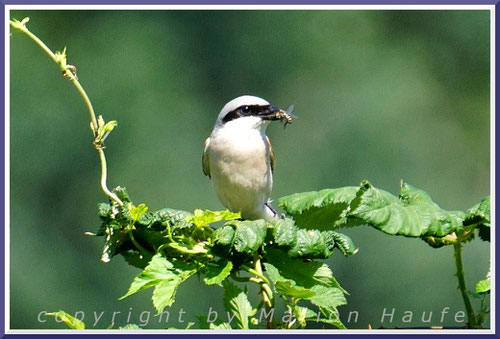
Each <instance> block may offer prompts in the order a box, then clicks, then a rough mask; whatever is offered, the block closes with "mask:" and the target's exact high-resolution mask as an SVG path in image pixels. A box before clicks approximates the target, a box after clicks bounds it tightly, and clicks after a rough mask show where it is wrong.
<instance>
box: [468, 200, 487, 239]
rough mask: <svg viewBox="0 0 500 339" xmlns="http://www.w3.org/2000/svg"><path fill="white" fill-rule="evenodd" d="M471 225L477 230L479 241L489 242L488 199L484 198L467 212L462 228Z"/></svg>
mask: <svg viewBox="0 0 500 339" xmlns="http://www.w3.org/2000/svg"><path fill="white" fill-rule="evenodd" d="M471 225H474V226H476V227H477V228H478V235H479V238H481V240H484V241H490V197H486V198H484V199H483V200H481V202H480V203H479V204H477V205H475V206H474V207H472V208H471V209H469V210H468V211H467V215H466V216H465V219H464V226H471Z"/></svg>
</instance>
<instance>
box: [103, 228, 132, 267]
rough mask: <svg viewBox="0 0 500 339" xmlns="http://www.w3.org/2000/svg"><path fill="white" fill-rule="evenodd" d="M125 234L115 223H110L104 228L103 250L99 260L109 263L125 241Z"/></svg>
mask: <svg viewBox="0 0 500 339" xmlns="http://www.w3.org/2000/svg"><path fill="white" fill-rule="evenodd" d="M125 236H126V233H125V232H123V231H122V229H121V227H120V225H119V224H118V223H116V222H113V221H112V222H110V223H109V224H107V225H106V226H105V227H104V239H105V242H104V248H103V250H102V255H101V260H102V261H103V262H109V261H110V260H111V257H113V256H114V255H115V254H116V252H117V249H118V248H119V247H120V245H121V244H122V243H123V241H124V240H125Z"/></svg>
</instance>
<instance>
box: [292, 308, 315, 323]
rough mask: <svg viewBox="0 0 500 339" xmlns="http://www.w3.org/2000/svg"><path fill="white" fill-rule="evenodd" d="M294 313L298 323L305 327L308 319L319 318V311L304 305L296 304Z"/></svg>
mask: <svg viewBox="0 0 500 339" xmlns="http://www.w3.org/2000/svg"><path fill="white" fill-rule="evenodd" d="M293 315H294V317H295V319H297V323H298V324H299V326H300V327H302V328H304V327H306V325H307V319H311V318H314V320H316V318H317V313H316V312H314V311H313V310H311V309H309V308H307V307H303V306H298V305H296V306H295V307H294V308H293Z"/></svg>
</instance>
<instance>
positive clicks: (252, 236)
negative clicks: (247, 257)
mask: <svg viewBox="0 0 500 339" xmlns="http://www.w3.org/2000/svg"><path fill="white" fill-rule="evenodd" d="M230 224H231V225H232V226H233V227H235V232H234V239H233V244H234V249H235V250H236V251H238V252H240V253H247V254H252V253H255V252H256V251H257V250H258V249H259V248H260V247H261V246H262V245H263V244H264V241H265V240H266V234H267V226H266V222H265V220H255V221H231V222H230Z"/></svg>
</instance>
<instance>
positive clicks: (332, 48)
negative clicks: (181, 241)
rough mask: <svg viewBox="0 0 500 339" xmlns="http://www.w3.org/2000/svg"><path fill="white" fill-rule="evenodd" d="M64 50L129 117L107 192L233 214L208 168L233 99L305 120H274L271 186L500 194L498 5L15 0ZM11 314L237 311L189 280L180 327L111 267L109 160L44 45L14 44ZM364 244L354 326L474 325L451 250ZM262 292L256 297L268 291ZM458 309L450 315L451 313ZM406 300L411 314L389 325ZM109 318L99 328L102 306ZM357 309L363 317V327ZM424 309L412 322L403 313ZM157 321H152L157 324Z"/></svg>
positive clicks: (113, 153) (354, 289)
mask: <svg viewBox="0 0 500 339" xmlns="http://www.w3.org/2000/svg"><path fill="white" fill-rule="evenodd" d="M26 16H29V17H30V18H31V21H30V23H29V24H28V27H29V28H30V30H31V31H32V32H34V33H35V34H37V35H38V36H39V37H40V38H41V39H42V40H43V41H44V42H45V43H46V44H47V45H48V46H49V47H51V48H52V49H53V50H62V49H63V47H64V46H67V47H68V52H67V53H68V62H69V63H70V64H73V65H76V67H77V71H78V76H79V78H80V81H81V83H82V84H83V86H84V87H85V88H86V90H87V91H88V94H89V96H90V98H91V99H92V102H93V104H94V107H95V109H96V112H97V114H102V115H103V116H104V118H105V119H106V120H118V128H117V129H116V130H115V131H114V132H113V133H112V135H111V136H110V137H109V138H108V139H107V142H106V145H107V150H106V152H107V157H108V167H109V180H108V183H109V186H110V187H114V186H117V185H122V186H126V187H127V189H128V191H129V193H130V195H131V198H132V200H133V201H134V202H136V203H137V204H138V203H141V202H145V203H146V204H147V205H148V206H149V207H150V209H151V210H156V209H159V208H162V207H171V208H177V209H183V210H194V209H195V208H202V209H215V210H217V209H222V208H223V206H222V205H221V204H220V203H219V202H218V200H217V198H216V196H215V192H214V191H213V189H212V187H211V184H210V181H209V179H208V178H207V177H205V176H204V175H203V173H202V170H201V153H202V147H203V142H204V140H205V138H206V137H207V136H208V135H209V134H210V132H211V129H212V127H213V124H214V122H215V119H216V117H217V115H218V113H219V111H220V109H221V108H222V106H223V105H224V104H225V103H226V102H227V101H229V100H230V99H232V98H234V97H236V96H239V95H242V94H253V95H257V96H261V97H263V98H265V99H267V100H268V101H270V102H271V103H272V104H274V105H277V106H281V107H283V108H286V107H287V106H288V105H289V104H294V105H295V111H294V113H295V114H296V115H298V116H299V119H297V120H296V121H295V122H294V124H293V125H290V126H288V127H287V128H286V129H283V128H282V127H281V126H280V125H279V124H273V125H271V126H270V127H269V128H268V135H269V136H270V139H271V141H272V143H273V147H274V149H275V151H276V153H277V164H276V168H275V186H274V190H273V198H274V199H275V200H277V199H278V198H279V197H281V196H284V195H288V194H291V193H295V192H302V191H310V190H319V189H322V188H335V187H341V186H348V185H358V184H359V183H360V182H361V181H362V180H363V179H368V180H369V181H370V182H371V183H372V184H373V185H375V186H376V187H378V188H382V189H385V190H387V191H390V192H392V193H394V194H397V193H398V192H399V183H400V180H401V179H404V180H405V181H407V182H409V183H411V184H412V185H414V186H416V187H418V188H421V189H423V190H425V191H427V192H429V194H430V195H431V196H432V197H433V199H434V200H435V201H436V202H437V203H438V204H439V205H440V206H441V207H443V208H445V209H453V210H466V209H467V208H469V207H471V206H472V205H474V204H476V203H477V202H479V201H480V199H482V198H483V197H485V196H487V195H488V194H489V193H490V85H489V81H490V68H489V62H490V45H489V43H490V40H489V39H490V36H489V29H490V26H489V25H490V17H489V12H488V11H481V10H474V11H463V10H456V11H446V10H440V11H417V10H411V11H70V10H65V11H61V10H59V11H40V10H37V11H13V12H11V18H16V19H22V18H24V17H26ZM10 86H11V87H10V90H11V92H10V104H11V110H10V199H11V200H10V240H11V242H10V249H11V253H10V265H11V266H10V269H11V270H10V281H11V286H10V310H11V315H10V325H11V327H12V328H20V329H29V328H44V329H48V328H65V326H64V325H62V324H58V323H56V322H55V321H54V320H53V319H48V318H45V317H42V320H45V319H46V322H44V323H40V322H38V320H37V316H38V314H39V313H40V312H41V311H56V310H59V309H63V310H65V311H67V312H69V313H74V312H76V311H83V312H85V315H86V316H85V320H84V321H85V322H86V323H87V327H88V328H106V327H107V326H108V325H109V324H110V323H111V320H112V319H111V318H112V312H121V313H120V314H117V315H116V318H115V323H116V326H122V325H124V324H126V323H127V316H128V314H129V313H130V322H133V323H137V324H139V323H141V321H139V316H140V314H141V312H143V311H150V312H152V313H151V316H150V319H149V324H148V325H147V326H145V327H146V328H165V327H172V326H175V327H179V328H183V327H184V326H185V325H183V324H179V323H178V321H177V317H178V312H179V310H180V309H181V308H182V309H184V310H185V311H186V312H187V313H186V315H185V319H186V320H187V321H189V320H194V317H195V315H199V314H206V313H207V312H208V309H209V307H210V306H212V307H213V308H214V309H217V310H219V311H222V310H223V306H222V303H221V300H222V289H221V288H218V287H215V286H210V287H207V286H204V284H203V283H202V282H201V281H199V280H198V279H197V278H196V277H194V278H191V279H190V280H189V281H188V282H187V283H186V285H183V286H182V287H181V288H180V290H179V292H178V297H177V300H176V302H175V304H174V305H173V306H172V308H171V309H170V312H171V318H170V319H169V322H168V323H165V322H164V321H165V318H163V322H162V323H159V321H158V320H159V319H158V318H156V317H153V314H154V311H153V307H152V305H151V300H150V297H151V291H145V292H141V293H138V294H137V295H134V296H132V297H130V298H127V299H125V300H123V301H118V300H117V298H118V297H120V296H122V295H123V294H124V293H125V292H126V291H127V289H128V286H129V284H130V282H131V281H132V279H133V277H134V276H135V275H136V274H138V273H139V271H138V269H135V268H133V267H130V266H128V265H127V264H126V263H125V261H124V260H123V259H122V258H121V257H116V258H114V260H112V261H111V262H110V263H107V264H105V263H103V262H101V261H100V260H99V258H100V253H101V249H102V245H103V239H102V238H93V237H89V236H85V235H84V232H86V231H95V230H96V229H97V228H98V226H99V223H100V222H99V219H98V217H97V214H96V212H97V211H96V204H97V203H98V202H102V201H106V200H107V199H106V197H105V196H104V194H103V193H102V191H101V190H100V186H99V179H100V167H99V161H98V155H97V153H96V152H95V150H94V149H93V147H92V136H91V132H90V129H89V117H88V113H87V111H86V108H85V106H84V104H83V102H82V100H81V98H80V97H79V95H78V94H77V92H76V90H75V88H73V86H72V85H71V83H69V81H68V80H66V79H65V78H63V77H62V76H61V72H60V71H59V68H58V67H57V66H56V65H55V64H54V63H53V62H52V61H51V60H50V59H49V58H48V57H47V55H45V54H43V52H42V51H41V50H40V48H39V47H38V46H36V45H35V44H34V43H33V42H32V41H31V40H29V39H28V38H27V37H26V36H24V35H22V34H18V33H17V32H13V34H12V36H11V38H10ZM345 233H346V234H348V235H350V236H351V237H352V239H353V240H354V242H355V244H356V245H357V246H358V247H359V248H360V251H359V253H358V254H357V255H355V256H353V257H349V258H344V257H343V256H342V255H341V254H340V253H337V254H335V255H334V256H333V257H332V258H331V259H330V260H328V263H329V264H330V265H331V267H332V269H333V271H334V274H335V276H336V278H337V279H338V280H339V282H340V283H341V284H342V285H343V287H344V288H346V289H347V290H348V292H349V293H350V295H349V296H348V298H347V300H348V302H349V304H348V305H347V306H343V307H341V308H340V311H341V317H343V319H344V322H345V324H346V325H347V327H349V328H362V329H366V328H367V327H368V325H369V324H370V325H371V326H372V327H378V326H380V325H382V326H384V327H393V326H405V325H406V326H421V325H422V326H428V325H429V324H425V323H422V321H421V317H422V312H426V315H425V317H428V316H429V312H433V318H432V323H431V325H446V326H460V325H463V324H460V323H456V322H455V321H454V315H455V313H456V312H458V311H461V310H464V307H463V303H462V300H461V298H460V295H459V292H458V290H457V281H456V278H455V276H454V273H455V268H454V259H453V251H452V248H441V249H432V248H430V247H429V246H428V245H426V244H425V243H424V242H422V241H420V240H418V239H410V238H404V237H390V236H388V235H385V234H383V233H381V232H379V231H376V230H374V229H371V228H367V227H358V228H353V229H349V230H346V231H345ZM464 257H465V263H464V264H465V269H466V277H467V283H468V287H469V289H473V288H474V285H475V283H476V282H477V281H478V280H480V279H482V278H483V277H484V275H485V274H486V272H487V271H488V265H489V244H488V243H484V242H481V241H480V240H475V241H473V242H471V243H468V244H466V245H465V248H464ZM254 292H255V291H251V298H253V299H255V297H256V296H255V293H254ZM445 307H450V311H449V313H448V315H446V317H445V318H444V322H443V323H441V322H440V320H441V310H442V309H443V308H445ZM384 308H387V309H388V310H392V308H395V314H394V319H393V323H389V322H388V318H386V319H385V322H383V323H381V316H382V312H383V309H384ZM103 311H104V312H105V313H103V315H102V318H101V319H100V321H99V322H98V323H97V324H95V327H94V326H93V325H94V322H95V320H94V315H93V312H97V314H98V315H99V314H100V313H101V312H103ZM349 311H358V312H359V318H358V319H357V322H354V319H353V318H351V321H350V322H347V315H348V313H349ZM405 311H411V312H413V313H414V319H413V321H412V323H411V324H404V323H402V321H401V318H402V316H403V315H404V312H405ZM146 315H147V314H146V313H144V314H143V318H142V320H143V321H142V323H144V322H145V319H146V318H145V317H146Z"/></svg>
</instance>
